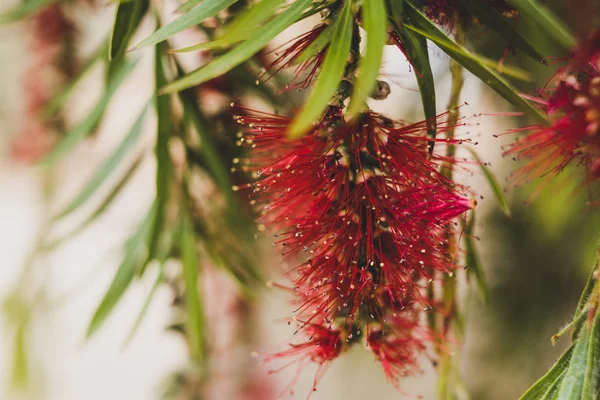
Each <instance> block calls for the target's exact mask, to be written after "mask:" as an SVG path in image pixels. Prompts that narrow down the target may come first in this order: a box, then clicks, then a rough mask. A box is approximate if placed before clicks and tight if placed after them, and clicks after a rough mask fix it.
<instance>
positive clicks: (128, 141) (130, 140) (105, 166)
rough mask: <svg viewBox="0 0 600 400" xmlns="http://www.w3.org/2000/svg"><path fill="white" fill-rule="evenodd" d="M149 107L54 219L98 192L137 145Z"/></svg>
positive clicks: (71, 210) (75, 207) (62, 215)
mask: <svg viewBox="0 0 600 400" xmlns="http://www.w3.org/2000/svg"><path fill="white" fill-rule="evenodd" d="M147 109H148V106H145V107H144V109H143V110H142V112H141V113H140V115H139V117H138V118H137V120H136V121H135V123H134V124H133V126H132V127H131V129H130V130H129V133H128V134H127V136H126V137H125V138H124V139H123V141H122V142H121V144H120V145H119V146H118V147H117V148H116V149H115V151H114V152H113V153H112V154H111V155H110V157H108V158H107V159H106V160H105V161H104V162H103V163H102V165H100V167H99V168H98V169H97V170H96V173H95V174H94V175H93V176H92V178H91V179H90V180H89V181H88V182H87V184H86V185H85V186H84V187H83V189H82V190H81V191H80V192H79V194H78V195H77V196H76V197H75V198H74V199H73V200H72V201H71V202H70V203H69V204H68V205H67V206H66V207H65V208H64V209H63V210H62V211H61V212H59V213H58V214H57V215H56V216H54V220H57V219H59V218H62V217H64V216H65V215H67V214H69V213H71V212H73V211H74V210H75V209H77V208H78V207H79V206H81V205H82V204H83V203H85V202H86V201H87V200H88V199H89V198H90V197H92V195H93V194H94V193H96V190H98V188H99V187H100V186H101V185H102V183H104V181H105V180H106V179H107V178H108V177H109V176H110V175H111V173H112V172H113V171H114V170H115V169H116V168H117V166H118V165H119V163H120V162H121V161H122V160H123V158H125V156H126V155H127V154H128V153H129V151H130V150H131V149H132V148H133V147H134V146H135V144H136V143H137V140H138V139H139V137H140V136H141V134H142V132H143V130H142V127H143V123H144V117H145V115H146V110H147Z"/></svg>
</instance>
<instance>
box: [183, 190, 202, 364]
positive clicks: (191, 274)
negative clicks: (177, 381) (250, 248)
mask: <svg viewBox="0 0 600 400" xmlns="http://www.w3.org/2000/svg"><path fill="white" fill-rule="evenodd" d="M188 201H189V200H188V199H187V197H186V196H182V201H181V238H180V240H181V243H180V246H181V262H182V264H183V281H184V284H185V305H186V308H187V313H186V315H187V321H186V334H187V336H188V340H189V346H190V351H191V355H192V358H193V359H194V360H195V361H200V360H202V359H203V356H204V312H203V309H202V299H201V297H200V295H199V294H198V271H199V265H198V253H197V249H196V237H195V233H194V227H193V225H192V215H191V214H190V210H189V207H190V206H189V204H188Z"/></svg>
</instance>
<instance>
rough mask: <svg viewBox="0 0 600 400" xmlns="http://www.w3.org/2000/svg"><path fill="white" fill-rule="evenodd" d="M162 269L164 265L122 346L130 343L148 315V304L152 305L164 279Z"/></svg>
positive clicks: (161, 268)
mask: <svg viewBox="0 0 600 400" xmlns="http://www.w3.org/2000/svg"><path fill="white" fill-rule="evenodd" d="M163 268H164V265H163V264H161V265H160V271H159V272H158V274H157V276H156V280H155V281H154V284H153V285H152V287H151V288H150V291H149V292H148V295H147V296H146V300H145V301H144V304H143V305H142V308H141V309H140V312H139V314H138V316H137V318H136V319H135V321H134V323H133V326H132V327H131V331H129V335H127V339H125V343H124V344H123V346H127V345H128V344H129V343H131V340H132V339H133V338H134V337H135V335H136V334H137V333H138V332H139V329H140V326H141V325H142V322H143V321H144V318H145V317H146V314H147V313H148V309H149V308H150V304H152V300H153V299H154V295H155V294H156V291H157V289H158V287H159V286H160V284H161V282H162V281H163V279H164V277H163V272H162V270H163Z"/></svg>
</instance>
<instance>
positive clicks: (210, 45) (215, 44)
mask: <svg viewBox="0 0 600 400" xmlns="http://www.w3.org/2000/svg"><path fill="white" fill-rule="evenodd" d="M245 40H246V38H237V39H235V38H234V39H231V38H221V39H216V40H211V41H210V42H206V43H200V44H195V45H193V46H188V47H182V48H180V49H173V50H171V51H170V52H171V53H189V52H192V51H200V50H214V49H220V48H226V47H229V46H232V45H235V44H238V43H240V42H243V41H245Z"/></svg>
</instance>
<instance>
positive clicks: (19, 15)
mask: <svg viewBox="0 0 600 400" xmlns="http://www.w3.org/2000/svg"><path fill="white" fill-rule="evenodd" d="M58 1H59V0H26V1H22V2H20V3H19V4H18V5H17V6H15V7H14V8H12V9H10V10H8V11H5V12H3V13H0V24H5V23H8V22H14V21H18V20H20V19H23V18H25V17H27V16H29V15H31V14H33V13H34V12H36V11H38V10H40V9H41V8H44V7H48V6H50V5H52V4H54V3H56V2H58Z"/></svg>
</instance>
